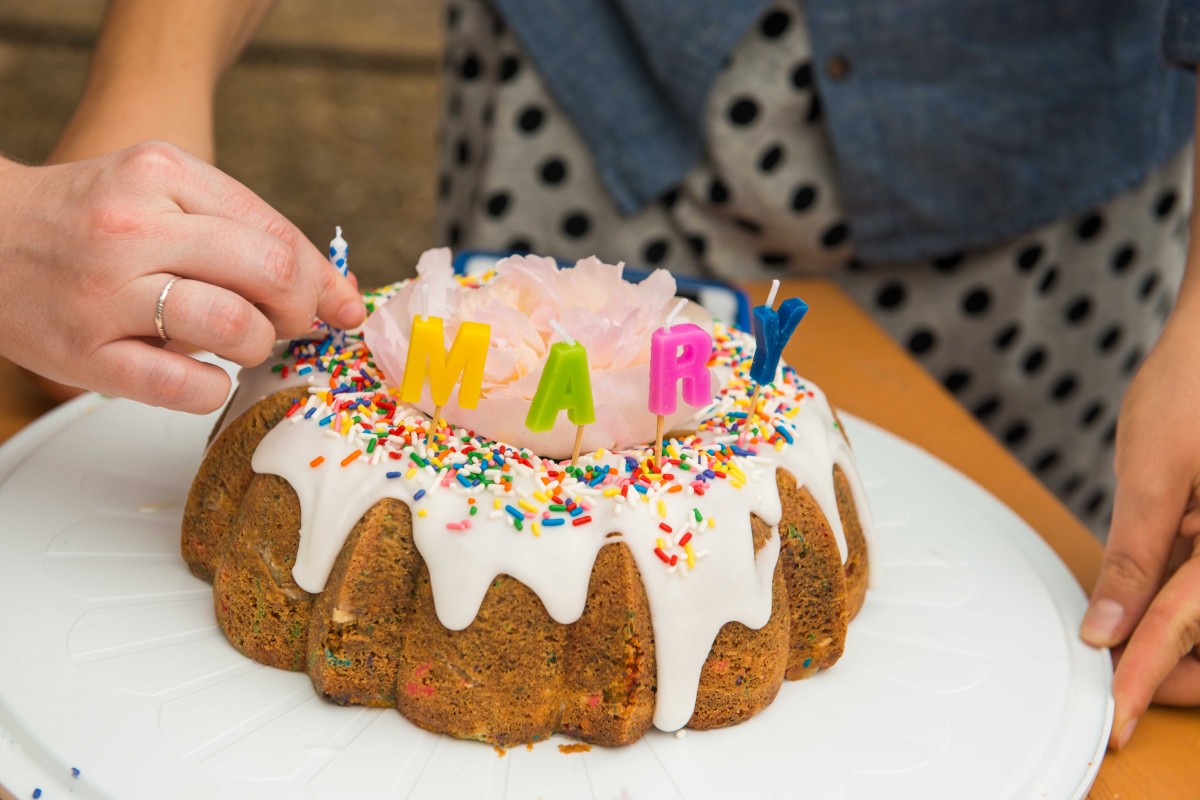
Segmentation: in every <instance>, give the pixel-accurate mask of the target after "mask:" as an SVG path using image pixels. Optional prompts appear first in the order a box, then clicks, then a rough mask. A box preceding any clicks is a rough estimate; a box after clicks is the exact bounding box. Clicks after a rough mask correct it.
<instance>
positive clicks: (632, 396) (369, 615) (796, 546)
mask: <svg viewBox="0 0 1200 800" xmlns="http://www.w3.org/2000/svg"><path fill="white" fill-rule="evenodd" d="M423 287H427V288H423ZM674 290H675V287H674V280H673V278H671V276H670V275H669V274H668V273H666V272H663V271H659V272H656V273H654V274H653V275H651V276H650V278H648V279H647V280H645V281H643V282H642V283H640V284H637V285H633V284H630V283H627V282H625V281H623V280H622V278H621V268H620V267H619V266H611V265H606V264H602V263H600V262H599V261H597V260H596V259H586V260H584V261H581V262H579V263H578V264H577V265H576V266H575V267H573V268H569V269H558V268H557V267H556V265H555V264H554V262H552V261H550V260H548V259H540V258H537V257H532V256H530V257H512V258H509V259H506V260H505V261H503V262H501V263H500V264H499V265H498V266H497V268H496V270H495V271H494V272H493V273H489V274H488V275H485V276H482V277H480V278H461V277H456V276H454V275H453V274H452V271H451V269H450V256H449V252H448V251H445V250H434V251H429V252H427V253H426V254H425V255H424V256H423V257H422V258H421V261H420V264H419V265H418V278H416V279H414V280H412V281H408V282H404V283H399V284H395V285H392V286H388V287H385V288H383V289H380V290H378V291H374V292H370V293H368V294H366V295H365V298H366V302H367V306H368V309H369V310H371V311H372V312H373V313H372V314H371V316H370V318H369V319H368V321H367V323H366V324H365V325H364V329H363V330H362V331H357V332H339V331H330V330H327V329H325V328H323V327H319V328H316V329H314V331H313V333H312V335H311V336H310V337H308V338H304V339H299V340H296V341H292V342H287V343H281V344H280V345H279V346H278V348H277V351H276V355H275V357H274V358H272V359H271V360H270V361H269V362H268V363H267V364H264V365H263V366H262V367H260V368H255V369H252V370H243V373H242V375H241V378H240V381H239V388H238V391H237V393H236V394H235V396H234V398H233V399H232V401H231V403H230V405H229V407H228V408H227V409H226V413H225V414H224V415H223V418H222V421H221V423H219V425H218V430H217V431H215V432H214V437H213V439H212V441H211V443H210V446H209V448H208V452H207V454H206V456H205V459H204V462H203V464H202V465H201V467H200V470H199V472H198V473H197V475H196V478H195V481H194V483H193V485H192V489H191V493H190V496H189V498H188V504H187V509H186V512H185V516H184V524H183V538H182V549H183V555H184V557H185V559H186V560H187V562H188V564H189V565H190V567H191V569H192V571H193V572H194V573H195V574H196V575H198V576H200V577H203V578H205V579H206V580H211V581H212V583H213V597H214V605H215V609H216V616H217V619H218V621H219V623H220V626H221V629H222V630H223V631H224V632H225V635H226V636H227V637H228V638H229V641H230V642H232V643H233V645H234V646H235V647H237V648H238V649H239V650H240V651H242V652H243V653H245V654H246V655H248V656H250V657H251V658H254V659H256V660H258V661H261V662H263V663H265V664H270V665H272V666H276V667H280V668H283V669H290V670H303V671H305V672H307V673H308V674H309V676H310V677H311V678H312V681H313V685H314V687H315V688H316V690H317V691H318V692H319V693H320V694H321V695H322V696H324V697H326V698H327V699H329V700H331V701H333V702H335V703H340V704H365V705H372V706H394V707H396V708H397V709H399V711H400V712H401V713H402V714H404V716H405V717H407V718H408V719H410V720H411V721H413V722H414V723H416V724H418V725H420V726H422V727H424V728H427V729H429V730H432V731H438V732H443V733H448V734H450V735H452V736H457V737H462V738H470V739H479V740H483V741H487V742H492V743H495V744H500V745H512V744H517V743H524V742H532V741H537V740H539V739H544V738H546V737H548V736H550V735H551V734H553V733H555V732H560V731H561V732H565V733H568V734H570V735H572V736H575V737H578V738H580V739H582V740H584V741H587V742H591V743H595V744H603V745H618V744H627V743H629V742H632V741H635V740H637V739H638V738H640V737H641V736H642V735H643V733H644V732H645V731H646V730H647V729H648V728H649V727H650V726H651V725H652V724H653V725H654V726H656V727H658V728H660V729H662V730H665V731H674V730H677V729H680V728H683V727H685V726H687V727H691V728H697V729H704V728H714V727H720V726H726V725H732V724H734V723H738V722H741V721H743V720H745V719H747V718H749V717H751V716H753V715H754V714H755V713H756V712H757V711H759V710H760V709H762V708H764V707H765V706H766V705H768V704H769V703H770V702H771V700H772V699H773V698H774V696H775V694H776V693H777V692H778V691H779V688H780V686H781V684H782V682H783V679H784V678H785V677H786V678H789V679H798V678H803V677H806V676H809V675H811V674H812V673H814V672H815V671H816V670H818V669H826V668H829V667H831V666H832V665H833V664H834V662H836V661H837V659H838V658H839V656H840V655H841V653H842V648H843V645H844V642H845V638H846V630H847V624H848V621H849V620H850V619H851V618H852V617H853V616H854V615H855V614H856V613H857V612H858V610H859V608H860V607H861V606H862V603H863V600H864V597H865V594H866V590H867V577H868V568H867V563H868V562H867V559H868V546H867V540H868V538H869V533H870V528H871V523H870V515H869V513H868V511H867V508H866V505H865V500H864V496H863V490H862V486H861V483H860V481H859V479H858V476H857V472H856V469H855V464H854V457H853V454H852V452H851V449H850V446H849V443H848V441H847V439H846V437H845V435H844V432H843V430H842V429H841V427H840V425H839V423H838V420H837V417H836V415H835V413H834V411H833V409H832V408H831V406H830V405H829V403H828V401H827V400H826V398H825V396H824V394H823V393H822V392H821V391H820V390H819V389H818V388H817V387H815V386H813V385H812V384H811V383H808V382H807V381H805V380H804V379H803V378H801V377H800V376H798V375H797V374H796V372H795V371H794V370H793V369H792V368H790V367H788V366H783V365H780V366H779V367H778V368H776V369H774V372H773V380H772V381H771V382H770V383H768V384H766V385H758V384H756V383H755V382H753V381H751V380H750V378H749V372H750V367H751V362H752V358H753V355H754V352H755V343H754V339H753V337H751V336H750V335H748V334H746V333H742V332H740V331H737V330H730V329H727V328H725V327H723V326H721V325H719V324H714V323H713V322H712V321H711V320H710V319H708V317H707V315H705V314H704V312H703V310H702V309H700V308H699V307H696V306H689V307H686V308H684V309H682V310H681V311H680V312H679V314H678V317H677V318H676V320H674V321H673V322H672V324H677V323H678V324H683V323H686V324H690V325H696V326H698V327H700V328H702V329H703V330H705V331H707V332H708V335H709V336H710V337H711V342H712V344H711V355H710V357H709V358H708V359H707V364H706V365H703V367H702V368H703V369H705V370H706V375H708V376H710V378H709V380H710V381H711V384H710V388H711V393H710V394H709V397H711V398H712V400H711V402H709V403H707V404H705V405H704V406H703V407H701V408H694V407H691V406H689V405H688V404H687V403H686V402H682V400H681V402H679V403H678V404H677V406H678V407H677V411H676V413H675V414H673V415H671V416H669V417H668V418H666V419H665V420H664V423H665V424H664V427H665V429H666V430H667V431H668V433H667V435H666V436H665V437H664V442H663V457H662V459H661V460H659V459H657V458H656V455H655V447H654V441H653V440H654V436H655V423H656V419H655V415H654V414H652V413H650V411H649V410H648V407H647V394H648V386H649V380H650V366H651V365H650V358H651V355H650V350H651V347H650V345H651V339H652V337H653V335H654V332H655V331H656V330H658V329H660V328H663V327H664V323H666V322H667V317H668V315H669V314H671V312H672V311H673V310H674V309H675V307H676V303H677V301H676V298H675V297H674ZM431 317H436V318H438V320H439V324H441V325H442V326H443V336H444V339H443V341H442V342H441V346H442V347H443V348H444V349H443V350H442V351H439V352H438V353H437V355H436V358H434V361H437V360H438V359H442V361H443V362H444V363H442V364H441V365H438V364H434V365H433V366H432V367H430V366H429V362H428V361H425V362H424V364H425V366H424V367H422V369H432V370H434V371H436V370H437V369H440V368H441V367H446V368H448V369H450V372H451V373H453V372H454V365H455V363H457V365H458V367H459V368H461V369H460V372H459V373H458V374H457V375H452V377H451V378H450V380H451V382H452V383H453V382H454V380H455V379H457V380H458V381H459V383H458V388H459V389H467V390H468V394H469V393H470V392H469V389H470V387H469V386H468V384H469V383H470V382H471V380H472V378H471V375H470V374H469V373H470V369H471V367H470V365H468V364H465V363H464V359H465V356H463V353H465V352H467V351H466V350H463V351H461V352H460V354H459V356H458V357H457V359H458V360H457V362H456V361H455V358H454V357H451V355H450V354H451V352H452V351H453V345H452V343H453V341H454V340H455V337H456V336H457V335H458V332H459V331H460V330H462V329H463V326H464V324H465V323H474V324H483V325H486V326H488V330H489V334H488V338H487V340H486V344H485V348H486V353H485V363H484V364H483V367H482V373H481V375H480V376H479V392H478V397H477V398H475V405H474V407H473V408H471V407H463V406H470V405H471V403H470V402H462V403H460V402H459V400H460V399H461V398H460V397H457V396H455V395H453V394H451V395H450V396H449V399H447V400H446V402H445V403H444V404H442V409H441V412H442V413H441V415H440V416H441V418H442V421H441V422H440V423H438V424H436V425H435V424H434V423H433V422H432V421H431V419H430V416H429V414H431V413H432V412H433V411H434V408H435V406H436V405H437V403H435V401H434V397H433V394H432V393H433V391H434V390H435V387H434V386H432V381H430V380H425V387H424V390H423V391H422V393H421V395H420V397H419V399H416V400H415V401H414V402H413V403H411V404H410V403H405V402H402V401H401V400H400V396H401V393H402V392H401V388H402V383H403V380H404V375H402V374H396V373H397V371H398V370H399V371H404V370H406V369H409V370H411V369H417V368H418V367H416V366H411V365H410V362H409V357H408V351H409V350H411V349H412V348H413V347H414V344H413V341H412V335H413V332H414V331H416V330H417V326H414V324H413V321H414V318H415V319H416V320H418V321H419V322H420V321H427V320H429V319H430V318H431ZM564 332H566V333H567V335H569V336H570V337H572V339H573V340H574V341H575V342H576V343H577V344H578V345H579V346H580V347H581V348H582V349H584V350H585V351H586V355H587V371H588V376H589V381H590V394H591V399H592V402H593V408H592V411H593V412H594V421H592V422H590V423H588V424H585V425H583V426H582V438H581V449H580V455H579V457H578V459H577V461H576V462H575V463H574V464H573V465H572V464H571V454H572V451H573V446H572V445H573V443H574V442H575V441H576V437H577V435H578V434H579V432H580V425H578V424H576V422H573V421H572V419H571V418H570V413H569V412H570V408H568V411H567V412H564V413H561V414H558V415H557V418H556V420H555V422H554V424H553V426H552V427H550V428H549V429H548V430H543V431H531V430H530V429H529V428H528V427H526V424H525V423H526V422H527V421H528V419H529V416H530V415H529V408H530V405H531V403H532V402H533V400H534V396H535V394H537V393H538V390H539V384H542V385H543V386H545V385H546V384H547V383H552V382H549V381H547V382H543V381H542V371H543V368H544V364H545V362H546V359H547V355H548V353H549V352H550V350H551V348H552V347H553V346H554V345H555V344H557V343H560V342H562V341H563V333H564ZM785 338H786V337H785ZM421 346H426V345H421ZM371 347H374V348H375V349H376V350H378V352H377V353H373V352H372V350H371V349H370V348H371ZM776 357H777V354H776ZM412 363H413V364H417V363H420V360H419V359H417V360H415V361H413V362H412ZM701 363H702V364H703V362H701ZM396 364H402V365H403V366H402V367H399V368H397V367H395V366H394V365H396ZM389 365H391V366H389ZM425 377H426V378H427V379H428V378H431V377H436V376H433V375H432V373H430V374H429V375H426V376H425ZM442 380H443V381H445V380H447V378H446V376H445V375H443V376H442ZM756 386H757V388H758V389H759V391H758V393H757V401H756V405H755V407H754V408H751V407H750V398H751V397H752V396H754V395H755V389H756ZM443 388H444V387H443ZM560 388H561V387H560ZM577 388H578V387H577ZM543 391H546V390H545V389H543ZM564 391H565V390H564ZM560 399H561V398H560ZM578 402H581V401H580V400H579V397H578V395H571V396H570V397H567V398H566V399H565V400H563V403H565V404H566V405H565V406H564V407H571V408H573V406H571V404H572V403H578ZM585 417H586V415H582V414H581V415H577V417H576V420H577V421H578V419H583V418H585ZM431 425H433V427H432V430H431Z"/></svg>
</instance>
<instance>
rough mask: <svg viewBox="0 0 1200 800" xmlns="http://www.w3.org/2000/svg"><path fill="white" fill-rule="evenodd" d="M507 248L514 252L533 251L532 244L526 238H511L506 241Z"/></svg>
mask: <svg viewBox="0 0 1200 800" xmlns="http://www.w3.org/2000/svg"><path fill="white" fill-rule="evenodd" d="M508 249H509V250H511V251H513V252H514V253H530V252H532V251H533V244H532V243H531V242H530V241H529V240H528V239H521V238H517V239H512V240H510V241H509V243H508Z"/></svg>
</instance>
